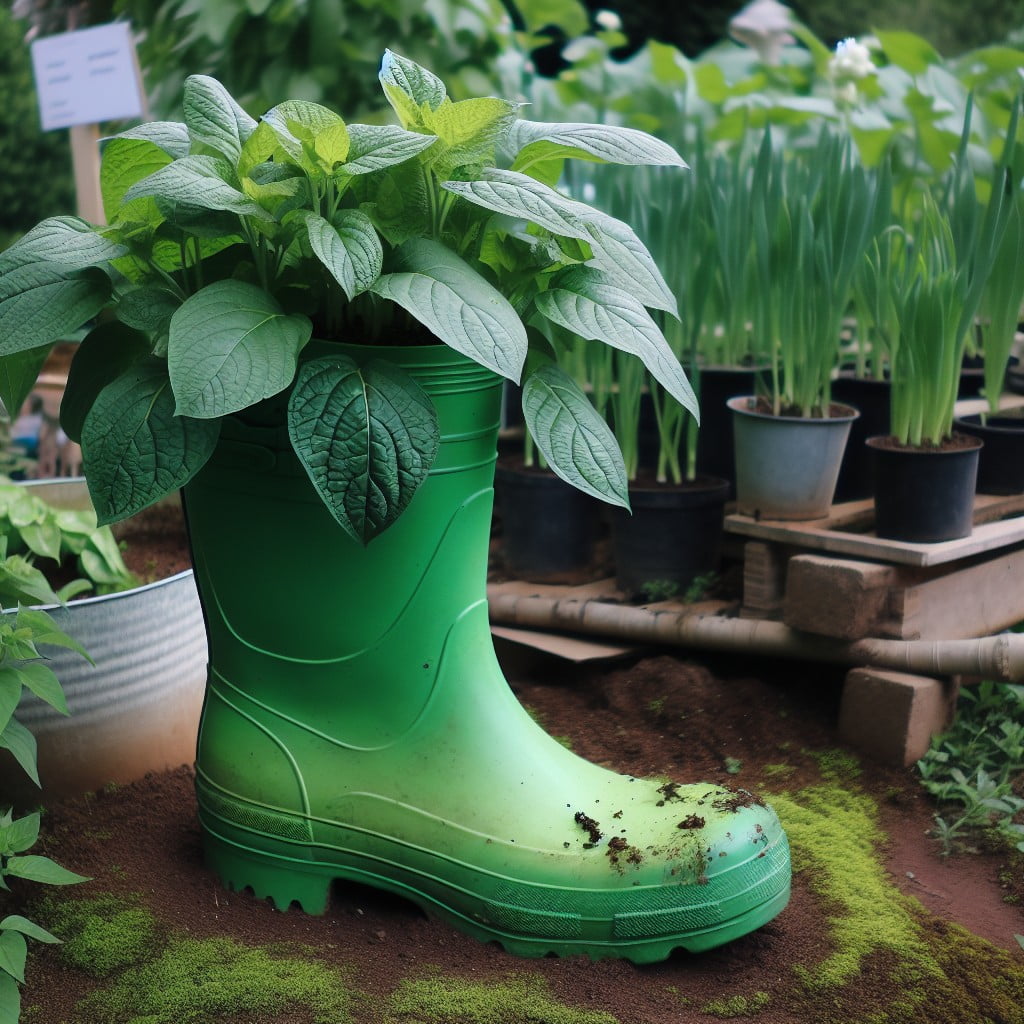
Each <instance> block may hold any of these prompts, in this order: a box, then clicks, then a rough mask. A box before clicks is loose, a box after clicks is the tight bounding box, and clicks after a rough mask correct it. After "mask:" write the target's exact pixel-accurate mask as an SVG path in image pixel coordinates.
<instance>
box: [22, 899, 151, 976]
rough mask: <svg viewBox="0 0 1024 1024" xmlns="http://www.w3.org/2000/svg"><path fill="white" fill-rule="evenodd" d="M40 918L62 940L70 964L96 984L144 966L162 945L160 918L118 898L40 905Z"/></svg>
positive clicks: (45, 901) (62, 952)
mask: <svg viewBox="0 0 1024 1024" xmlns="http://www.w3.org/2000/svg"><path fill="white" fill-rule="evenodd" d="M38 914H39V917H40V919H41V920H42V921H44V922H45V924H46V927H47V928H48V929H49V930H50V931H51V932H53V933H54V935H59V936H60V937H61V939H62V940H63V946H62V947H61V955H62V957H63V959H64V960H65V962H66V963H68V964H70V965H71V966H73V967H76V968H78V970H80V971H82V972H83V973H85V974H89V975H91V976H92V977H94V978H105V977H107V976H108V975H109V974H112V973H113V972H114V971H120V970H123V969H124V968H126V967H132V966H134V965H135V964H138V963H141V962H142V961H143V960H145V959H146V958H147V957H149V956H151V955H152V951H153V948H154V946H157V945H159V937H158V936H159V928H158V926H157V921H156V918H155V917H154V916H153V915H152V914H151V913H150V912H149V911H148V910H147V909H146V908H145V907H143V906H140V905H138V904H136V903H131V902H128V901H126V900H124V899H120V898H118V897H116V896H110V895H101V896H97V897H95V898H93V899H88V900H80V899H57V898H55V897H47V898H46V899H44V900H41V901H40V902H39V910H38Z"/></svg>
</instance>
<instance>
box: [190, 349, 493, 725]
mask: <svg viewBox="0 0 1024 1024" xmlns="http://www.w3.org/2000/svg"><path fill="white" fill-rule="evenodd" d="M344 350H345V352H346V354H349V355H354V356H355V358H357V360H358V359H360V358H363V357H364V353H365V357H367V358H369V357H372V358H381V357H382V356H383V357H384V358H390V359H395V360H397V361H400V362H401V364H402V365H403V366H404V368H405V369H406V370H407V371H409V372H410V373H411V374H412V375H413V377H414V378H415V379H416V380H417V382H418V383H419V384H420V386H421V387H423V388H424V390H425V391H426V392H427V394H428V395H430V397H431V399H432V400H433V402H434V404H435V406H436V408H437V412H438V420H439V425H440V431H441V446H440V450H439V452H438V456H437V459H436V461H435V463H434V466H433V467H432V469H431V471H430V475H429V477H428V478H427V480H425V481H424V483H423V484H422V486H421V487H420V489H419V490H418V491H417V493H416V494H415V495H414V497H413V499H412V501H411V502H410V504H409V507H408V508H407V509H406V510H405V513H404V514H403V515H402V517H401V518H400V519H399V521H398V522H397V523H396V524H395V525H394V526H392V527H391V528H390V529H388V530H387V531H385V532H384V533H383V534H381V535H380V536H379V537H377V538H376V539H375V540H373V541H371V542H370V544H369V545H367V546H365V547H364V546H362V545H360V544H359V543H357V542H356V541H354V540H353V539H352V538H350V537H349V536H348V535H347V534H346V533H345V531H344V530H343V529H342V528H341V527H340V526H339V525H338V524H337V523H336V522H335V521H334V519H333V518H332V517H331V515H330V513H329V512H328V511H327V509H326V508H325V507H324V505H323V503H322V501H321V499H320V497H319V496H318V495H317V493H316V491H315V490H314V488H313V485H312V484H311V482H310V481H309V478H308V477H307V476H306V473H305V471H304V469H303V468H302V466H301V464H300V463H299V461H298V459H297V458H296V456H295V454H294V452H293V451H292V448H291V444H290V441H289V439H288V433H287V427H286V424H285V418H284V417H285V408H286V402H287V399H286V397H281V398H279V399H275V400H271V401H270V402H269V403H265V404H264V407H263V408H262V409H261V410H260V413H261V415H260V417H259V418H258V419H257V420H256V421H255V422H254V421H252V420H250V421H249V422H243V421H241V420H240V419H238V418H232V419H231V420H230V421H228V422H226V423H225V425H224V431H223V436H222V440H221V442H220V444H219V445H218V448H217V451H216V452H215V454H214V456H213V458H212V459H211V460H210V462H209V464H208V465H207V466H206V468H205V469H204V470H203V471H202V472H201V473H200V474H198V475H197V476H196V478H195V479H194V480H193V481H192V482H190V483H189V484H188V485H187V487H186V488H185V508H186V515H187V518H188V524H189V533H190V540H191V544H192V549H193V559H194V563H195V569H196V582H197V585H198V587H199V592H200V595H201V596H202V598H203V604H204V609H205V613H206V619H207V633H208V638H209V644H210V663H211V679H213V677H214V676H217V675H219V676H221V677H223V678H224V679H227V680H231V681H232V685H234V686H241V687H243V688H244V694H245V696H246V697H247V698H250V699H252V700H255V701H257V702H266V703H269V704H271V705H272V706H274V707H277V708H278V709H279V710H282V711H284V713H286V714H294V715H296V716H297V717H298V718H299V719H300V720H302V721H309V720H311V719H313V718H316V717H319V716H320V715H321V714H323V712H324V709H326V708H328V707H331V706H334V705H336V704H337V702H338V699H339V697H340V696H341V695H342V694H344V693H345V692H347V693H349V694H359V693H363V694H365V695H366V698H367V699H369V698H370V697H371V695H372V696H373V700H374V701H375V706H376V707H377V708H378V709H379V707H380V706H381V703H382V702H381V698H382V697H384V698H385V701H384V703H385V704H390V705H393V706H394V707H395V710H396V712H397V711H398V708H399V707H403V708H405V709H406V710H405V711H404V712H403V713H402V714H401V715H400V717H401V718H402V719H403V720H404V721H406V722H407V721H408V717H407V716H408V715H409V713H410V712H411V711H412V709H413V708H414V707H419V706H420V705H421V704H422V702H423V700H424V698H425V696H426V695H428V694H429V693H430V690H431V687H432V679H433V671H434V669H435V667H436V666H437V665H438V663H439V661H440V658H441V654H442V651H443V648H444V644H445V638H446V636H447V634H448V631H449V630H450V628H451V626H452V624H453V623H454V622H455V621H457V620H458V619H459V617H460V616H462V615H464V614H465V613H466V611H467V610H468V609H470V608H472V607H474V606H475V605H478V604H480V603H481V602H483V601H484V600H485V595H486V576H487V549H488V537H489V532H490V524H491V509H492V504H493V472H494V461H495V452H496V438H497V429H498V421H499V415H500V399H501V382H500V378H498V377H497V376H496V375H494V374H493V373H491V372H490V371H488V370H485V369H483V368H482V367H480V366H478V365H477V364H476V363H473V362H471V361H470V360H468V359H466V358H465V357H463V356H460V355H458V354H457V353H455V352H453V351H452V350H450V349H448V348H445V347H440V346H437V347H423V348H408V349H397V350H396V349H387V348H385V349H363V348H359V347H356V346H345V349H344ZM312 354H313V355H317V354H320V353H318V352H313V353H312ZM382 686H386V687H387V688H388V691H389V692H387V693H386V694H385V693H381V692H380V691H381V687H382ZM282 700H284V702H285V708H282V707H281V703H282ZM351 710H352V709H349V711H351ZM346 718H347V720H348V721H349V722H351V721H352V715H351V714H348V715H346ZM394 725H395V726H396V727H397V726H398V723H397V722H396V723H394ZM375 735H376V733H375Z"/></svg>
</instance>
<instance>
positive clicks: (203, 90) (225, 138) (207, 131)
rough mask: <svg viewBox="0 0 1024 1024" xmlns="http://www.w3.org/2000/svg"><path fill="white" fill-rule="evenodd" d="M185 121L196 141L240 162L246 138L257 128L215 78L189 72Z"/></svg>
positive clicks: (186, 88) (186, 80)
mask: <svg viewBox="0 0 1024 1024" xmlns="http://www.w3.org/2000/svg"><path fill="white" fill-rule="evenodd" d="M184 114H185V124H186V125H187V126H188V130H189V134H190V135H191V136H192V138H193V139H195V140H196V141H197V142H202V143H204V144H205V145H207V146H210V147H212V148H213V149H215V150H217V152H218V153H223V154H224V156H226V157H227V158H228V159H229V160H230V161H231V162H232V163H233V164H234V163H237V162H238V157H239V155H240V154H241V152H242V146H243V144H244V143H245V140H246V139H247V138H248V137H249V136H250V135H251V134H252V133H253V131H254V130H255V128H256V121H255V120H254V119H253V118H251V117H250V116H249V115H248V114H247V113H246V112H245V111H244V110H243V109H242V108H241V107H240V106H239V105H238V104H237V103H236V102H235V101H234V99H233V98H232V97H231V94H230V93H229V92H228V91H227V89H225V88H224V86H223V85H221V84H220V82H218V81H217V80H216V79H214V78H209V77H207V76H206V75H189V77H188V78H187V79H185V98H184Z"/></svg>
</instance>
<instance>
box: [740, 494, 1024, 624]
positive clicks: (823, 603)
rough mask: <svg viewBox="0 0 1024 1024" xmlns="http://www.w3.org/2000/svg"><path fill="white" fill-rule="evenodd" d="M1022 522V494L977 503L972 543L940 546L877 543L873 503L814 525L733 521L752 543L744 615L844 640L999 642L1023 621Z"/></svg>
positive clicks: (849, 507) (851, 506) (838, 510)
mask: <svg viewBox="0 0 1024 1024" xmlns="http://www.w3.org/2000/svg"><path fill="white" fill-rule="evenodd" d="M1022 513H1024V495H1011V496H1008V497H1001V496H992V495H980V496H978V498H977V499H976V502H975V524H976V525H975V528H974V531H973V533H972V534H971V536H969V537H964V538H961V539H959V540H953V541H945V542H943V543H938V544H910V543H906V542H902V541H893V540H887V539H884V538H880V537H876V536H875V535H874V533H873V532H872V526H873V510H872V506H871V502H870V501H861V502H850V503H847V504H844V505H838V506H835V508H834V509H833V512H832V514H831V515H830V516H829V517H828V518H827V519H822V520H815V521H812V522H783V521H780V520H755V519H751V518H750V517H748V516H740V515H730V516H728V517H727V518H726V529H727V530H729V531H730V532H732V533H733V534H738V535H740V536H745V537H747V538H749V539H748V540H747V542H746V543H745V546H744V594H743V614H744V615H746V616H749V617H754V618H774V619H781V620H782V621H783V622H785V623H786V625H788V626H791V627H793V628H794V629H801V630H805V631H807V632H811V633H817V634H820V635H823V636H830V637H837V638H840V639H846V640H854V639H860V638H863V637H881V638H890V639H899V640H919V639H934V640H950V639H966V638H969V637H979V636H988V635H991V634H993V633H997V632H999V631H1001V630H1003V629H1006V628H1007V627H1008V626H1011V625H1014V624H1015V623H1017V622H1020V621H1022V620H1024V514H1022ZM837 556H844V557H837ZM845 556H849V557H845Z"/></svg>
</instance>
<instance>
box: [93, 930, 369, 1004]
mask: <svg viewBox="0 0 1024 1024" xmlns="http://www.w3.org/2000/svg"><path fill="white" fill-rule="evenodd" d="M351 1001H352V997H351V994H350V992H349V989H348V987H347V985H346V984H345V982H344V980H343V978H342V977H341V976H340V975H339V974H338V972H337V971H333V970H331V969H330V968H328V967H325V966H324V965H323V964H320V963H316V962H313V961H310V960H307V959H299V958H297V957H276V956H271V955H270V954H269V953H268V952H267V951H266V950H265V949H255V948H251V947H248V946H243V945H240V944H239V943H237V942H234V941H232V940H230V939H223V938H216V939H203V940H199V939H191V938H181V937H178V938H173V939H171V940H170V941H169V942H168V944H167V946H166V947H165V948H164V949H163V951H162V952H161V953H159V954H158V955H157V956H156V957H155V958H154V959H152V960H150V961H148V962H146V963H143V964H140V965H138V966H135V967H132V968H129V969H128V970H126V971H124V972H123V973H122V974H121V975H120V976H119V977H118V978H117V979H116V980H115V981H114V982H113V983H112V984H110V985H109V986H107V987H106V988H104V989H101V990H99V991H97V992H94V993H92V994H91V995H89V996H87V997H86V998H85V999H84V1000H82V1002H81V1003H79V1006H78V1009H79V1012H80V1013H81V1014H82V1019H84V1020H89V1021H92V1022H95V1024H123V1022H125V1021H131V1022H132V1024H215V1022H216V1021H217V1020H218V1019H221V1018H227V1019H230V1020H232V1021H234V1020H236V1019H241V1016H242V1015H248V1014H253V1015H255V1014H264V1015H265V1014H281V1013H285V1012H287V1011H291V1010H295V1009H299V1008H302V1009H306V1010H308V1011H309V1012H310V1014H311V1016H310V1020H311V1021H313V1022H315V1024H343V1022H347V1021H349V1020H350V1019H351V1017H350V1013H349V1008H350V1005H351Z"/></svg>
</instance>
